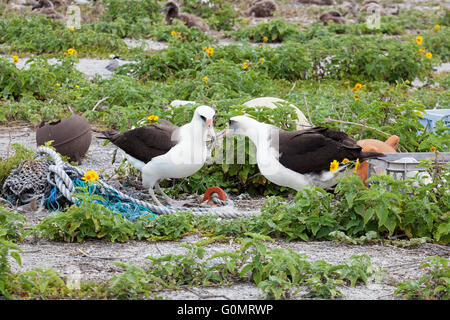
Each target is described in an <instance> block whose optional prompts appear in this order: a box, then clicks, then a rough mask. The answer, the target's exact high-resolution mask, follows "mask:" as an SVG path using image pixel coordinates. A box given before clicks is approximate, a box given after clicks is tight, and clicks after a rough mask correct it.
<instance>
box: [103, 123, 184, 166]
mask: <svg viewBox="0 0 450 320" xmlns="http://www.w3.org/2000/svg"><path fill="white" fill-rule="evenodd" d="M177 129H178V127H177V126H175V125H173V124H171V123H169V122H167V121H164V122H163V123H162V124H151V125H148V126H145V127H139V128H136V129H132V130H129V131H125V132H112V131H106V132H103V135H104V136H105V137H99V138H102V139H108V140H110V141H111V142H112V143H113V144H114V145H116V146H117V147H119V148H120V149H122V150H123V151H125V152H126V153H127V154H129V155H130V156H132V157H134V158H136V159H138V160H140V161H142V162H144V163H147V162H149V161H150V160H152V159H153V158H154V157H157V156H160V155H163V154H165V153H167V152H168V151H169V150H170V149H171V148H172V147H173V146H175V145H176V144H177V139H176V138H174V137H175V136H176V134H174V132H175V130H177Z"/></svg>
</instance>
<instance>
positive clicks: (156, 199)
mask: <svg viewBox="0 0 450 320" xmlns="http://www.w3.org/2000/svg"><path fill="white" fill-rule="evenodd" d="M158 187H159V184H158ZM148 192H149V193H150V196H151V197H152V199H153V201H154V202H155V203H156V205H157V206H160V207H164V206H163V204H162V203H161V202H159V200H158V198H157V197H156V195H155V191H154V190H153V188H149V190H148Z"/></svg>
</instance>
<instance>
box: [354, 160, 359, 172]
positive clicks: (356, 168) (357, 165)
mask: <svg viewBox="0 0 450 320" xmlns="http://www.w3.org/2000/svg"><path fill="white" fill-rule="evenodd" d="M359 165H360V163H359V158H358V159H356V163H355V171H356V170H358V168H359Z"/></svg>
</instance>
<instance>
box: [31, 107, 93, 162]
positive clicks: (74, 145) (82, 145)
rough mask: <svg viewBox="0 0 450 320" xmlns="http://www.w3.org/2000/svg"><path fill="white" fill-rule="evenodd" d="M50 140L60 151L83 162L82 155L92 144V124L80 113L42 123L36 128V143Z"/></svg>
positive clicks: (71, 158)
mask: <svg viewBox="0 0 450 320" xmlns="http://www.w3.org/2000/svg"><path fill="white" fill-rule="evenodd" d="M50 140H53V142H52V144H51V145H52V147H54V148H55V149H56V151H57V152H58V153H60V154H62V155H63V156H66V157H68V158H69V159H70V161H76V162H78V164H81V157H82V156H83V155H84V154H85V153H86V152H87V151H88V149H89V146H90V145H91V141H92V132H91V125H90V124H89V121H88V120H87V119H86V118H84V117H81V116H78V115H73V116H71V117H70V118H64V119H61V120H58V121H54V122H49V123H41V124H40V125H39V128H38V129H37V130H36V144H37V145H38V146H41V145H44V144H45V143H46V142H47V141H50Z"/></svg>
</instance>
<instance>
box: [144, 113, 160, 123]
mask: <svg viewBox="0 0 450 320" xmlns="http://www.w3.org/2000/svg"><path fill="white" fill-rule="evenodd" d="M147 119H148V120H149V121H150V122H151V123H154V122H156V121H158V119H159V117H158V116H155V115H153V114H152V115H151V116H148V117H147Z"/></svg>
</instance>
